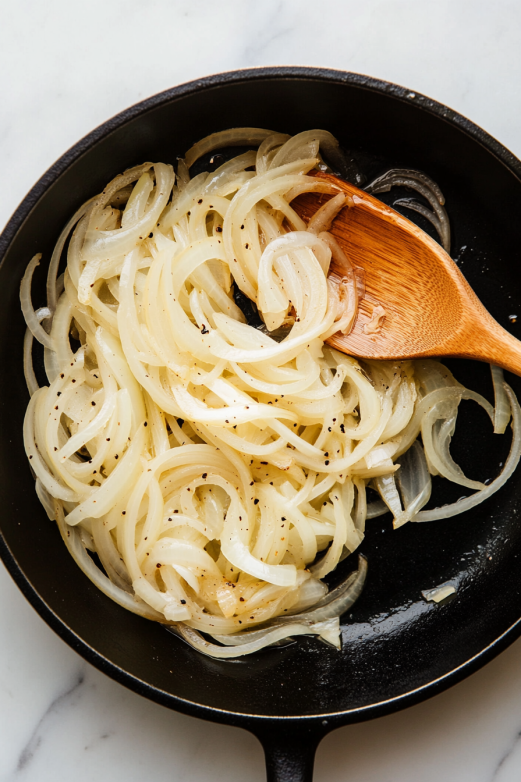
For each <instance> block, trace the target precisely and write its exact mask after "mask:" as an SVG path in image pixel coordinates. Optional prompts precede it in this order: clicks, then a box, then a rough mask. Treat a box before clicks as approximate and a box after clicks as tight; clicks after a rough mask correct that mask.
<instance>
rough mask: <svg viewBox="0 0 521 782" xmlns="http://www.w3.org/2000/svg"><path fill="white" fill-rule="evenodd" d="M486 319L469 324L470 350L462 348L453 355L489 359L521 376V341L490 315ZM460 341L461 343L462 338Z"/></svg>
mask: <svg viewBox="0 0 521 782" xmlns="http://www.w3.org/2000/svg"><path fill="white" fill-rule="evenodd" d="M487 314H488V313H487ZM484 321H485V319H482V320H481V321H480V322H478V323H477V324H476V323H474V324H472V323H471V324H468V325H467V329H466V332H467V334H468V352H467V351H465V350H461V351H458V353H453V354H452V355H455V356H456V355H458V356H460V357H462V358H473V359H477V360H478V361H487V362H488V363H490V364H496V365H497V366H498V367H503V369H507V370H508V371H509V372H513V373H514V374H515V375H520V376H521V342H520V341H519V340H518V339H516V338H515V337H513V336H512V334H509V333H508V331H506V330H505V329H504V328H502V327H501V326H500V325H499V323H497V321H495V320H494V319H493V318H492V317H491V316H490V315H489V316H488V318H487V319H486V321H485V322H484ZM459 342H460V345H461V342H462V341H461V339H460V340H459Z"/></svg>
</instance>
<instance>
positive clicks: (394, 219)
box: [293, 174, 521, 374]
mask: <svg viewBox="0 0 521 782" xmlns="http://www.w3.org/2000/svg"><path fill="white" fill-rule="evenodd" d="M317 176H318V177H320V178H321V179H325V180H326V181H329V182H332V183H333V184H335V185H336V186H337V187H339V188H341V189H342V190H343V191H344V192H345V193H346V195H347V196H349V199H348V200H349V203H350V204H352V206H346V207H345V208H344V209H342V211H341V212H340V213H339V215H338V216H337V217H336V219H335V220H334V222H333V226H332V228H331V231H330V232H331V233H332V234H333V235H334V236H335V238H336V239H337V241H338V243H339V244H340V246H341V247H342V249H343V250H344V252H345V254H346V255H347V257H348V258H349V260H350V262H351V263H352V264H353V266H355V267H361V268H362V269H363V270H364V273H365V296H364V298H363V299H362V300H361V302H360V307H359V314H358V317H357V319H356V322H355V325H354V327H353V329H352V331H351V333H350V334H348V335H347V336H344V335H342V334H335V335H334V336H333V337H331V338H330V339H329V340H328V342H329V343H330V344H331V345H333V346H334V347H336V348H338V349H339V350H342V351H343V352H345V353H348V354H350V355H352V356H358V357H362V358H382V359H402V358H420V357H426V356H459V357H463V358H475V359H479V360H483V361H491V362H492V363H496V364H498V365H500V366H503V367H505V368H506V369H511V370H512V371H514V372H516V373H517V374H521V343H519V342H518V340H516V339H514V337H512V336H511V335H510V334H508V332H506V331H505V330H504V329H503V328H502V327H501V326H499V324H498V323H497V322H496V321H495V320H494V319H493V318H492V316H491V315H490V314H489V313H488V312H487V310H486V309H485V307H484V306H483V305H482V304H481V302H480V301H479V299H478V298H477V296H476V295H475V293H474V292H473V290H472V289H471V287H470V286H469V284H468V283H467V281H466V280H465V278H464V277H463V275H462V274H461V272H460V271H459V269H458V267H457V265H456V263H455V262H454V261H453V260H452V259H451V258H450V257H449V256H448V255H447V253H446V252H445V251H444V250H443V248H442V247H441V246H440V245H439V244H438V243H437V242H435V241H434V240H433V239H431V238H430V237H429V236H428V235H427V234H426V233H425V232H424V231H422V230H421V229H420V228H418V226H416V225H415V224H414V223H412V222H411V221H410V220H407V219H406V218H405V217H403V216H402V215H400V214H399V213H398V212H396V211H395V210H393V209H391V208H390V207H388V206H386V205H385V204H383V203H382V202H381V201H379V200H378V199H376V198H374V197H373V196H371V195H369V194H368V193H365V192H364V191H363V190H359V189H358V188H356V187H355V186H354V185H351V184H349V183H346V182H343V181H342V180H340V179H338V178H337V177H334V176H332V175H329V174H318V175H317ZM328 197H329V196H324V195H323V194H317V193H308V194H306V195H304V196H300V197H299V198H298V199H296V200H295V202H294V203H293V206H294V208H295V209H296V211H297V213H298V214H299V215H300V216H301V217H302V218H304V219H305V220H308V219H309V218H310V217H311V216H312V215H313V214H314V213H315V211H316V210H317V208H318V207H319V206H320V205H321V204H322V203H324V201H325V199H326V198H328ZM344 273H345V270H343V269H342V268H339V267H338V265H335V264H333V265H332V267H331V271H330V274H331V275H333V276H337V277H343V276H344ZM378 305H380V306H381V307H383V309H384V310H385V317H384V318H383V321H382V324H381V328H380V329H379V330H378V331H377V332H376V333H373V334H366V333H365V332H364V326H367V324H369V322H370V321H371V318H372V315H373V309H374V308H375V307H377V306H378Z"/></svg>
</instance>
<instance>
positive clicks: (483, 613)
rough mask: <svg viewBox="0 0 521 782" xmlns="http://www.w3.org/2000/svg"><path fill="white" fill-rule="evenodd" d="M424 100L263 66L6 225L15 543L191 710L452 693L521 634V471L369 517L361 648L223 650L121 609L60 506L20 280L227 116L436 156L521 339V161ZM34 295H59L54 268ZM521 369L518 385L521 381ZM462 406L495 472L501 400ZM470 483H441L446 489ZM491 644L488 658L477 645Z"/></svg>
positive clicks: (30, 583)
mask: <svg viewBox="0 0 521 782" xmlns="http://www.w3.org/2000/svg"><path fill="white" fill-rule="evenodd" d="M407 96H408V93H407V91H404V90H400V89H398V88H393V87H392V86H391V85H382V84H381V83H380V84H377V83H376V82H371V81H370V80H367V79H365V78H361V77H356V76H349V75H347V74H340V73H334V72H326V71H322V72H321V71H318V72H317V71H311V70H309V71H307V70H305V69H282V70H280V69H279V70H278V71H277V70H275V69H271V70H270V69H267V70H265V71H262V70H259V71H255V72H250V73H249V74H245V73H242V74H241V73H239V74H236V75H233V74H232V75H228V76H224V77H220V78H219V77H217V78H214V79H210V80H207V81H206V82H201V83H198V84H195V85H187V86H186V87H184V88H180V89H178V90H173V91H171V92H170V93H165V94H163V95H162V96H157V97H156V98H155V99H152V100H151V101H148V102H146V103H145V104H141V105H140V106H138V107H135V108H134V109H133V110H130V111H129V112H127V113H126V114H124V115H120V117H119V118H116V119H115V120H114V121H112V122H111V123H107V125H106V126H103V127H102V128H101V129H98V131H96V132H95V133H94V134H92V136H91V137H87V139H85V140H84V141H83V142H81V143H80V145H78V147H76V148H74V149H73V150H71V152H70V153H68V154H67V155H66V156H65V158H64V159H62V160H61V161H59V163H58V164H57V166H56V167H55V168H54V169H53V170H51V171H50V172H49V173H48V175H46V177H44V179H43V180H42V182H41V183H39V184H38V185H37V186H36V188H35V190H34V191H32V193H31V194H30V195H29V196H28V198H27V199H26V201H25V202H24V203H23V204H22V206H21V208H20V210H19V212H18V213H17V214H16V215H15V217H14V218H13V221H12V223H11V224H10V226H9V227H8V229H7V230H6V232H5V234H4V236H3V239H2V242H3V243H2V244H1V245H0V253H1V254H4V253H5V257H4V258H3V262H2V266H1V269H0V366H1V367H2V372H1V376H0V402H1V406H2V407H1V409H2V422H3V423H2V437H1V438H0V466H1V470H0V503H1V507H2V509H3V513H2V519H1V528H2V533H3V537H4V540H3V543H2V550H3V555H4V559H5V561H6V564H7V566H8V567H9V568H10V570H11V572H12V574H13V575H14V577H15V578H16V579H17V581H18V583H19V585H20V586H21V587H22V589H23V590H24V591H25V593H26V595H27V596H28V597H29V598H30V599H31V601H32V602H33V604H34V605H35V607H36V608H37V609H38V610H39V611H40V613H41V614H42V615H43V616H44V618H45V619H46V620H47V621H48V622H49V623H50V624H51V625H52V626H53V627H54V629H55V630H57V631H58V632H59V633H60V634H61V635H62V637H64V638H65V640H66V641H67V642H68V643H70V644H71V645H72V646H73V647H74V648H76V649H77V650H78V651H79V652H80V653H81V654H83V655H84V656H85V657H86V658H87V659H89V660H90V661H91V662H93V663H94V664H95V665H97V666H98V667H99V668H101V669H102V670H104V671H105V672H107V673H109V674H110V675H112V676H113V677H114V678H117V679H119V680H120V681H122V682H124V683H125V684H127V685H128V686H130V687H132V688H134V689H136V690H137V691H139V692H141V693H143V694H145V695H147V696H148V697H150V698H153V699H154V700H157V701H159V702H161V703H164V704H165V705H168V706H171V707H172V708H176V709H180V710H183V711H188V712H191V713H198V714H200V715H201V716H207V717H209V718H211V719H218V720H223V721H229V722H236V723H240V724H245V725H246V724H248V723H250V724H251V723H253V722H255V721H256V720H255V717H264V716H281V717H291V716H307V715H309V716H311V715H320V716H323V715H328V716H329V719H330V722H331V723H332V724H340V722H347V721H355V720H360V719H367V718H368V717H371V716H377V715H378V716H379V715H381V714H383V713H385V712H386V711H389V710H392V709H396V708H399V707H400V705H406V704H408V703H410V702H412V701H414V700H419V699H421V698H423V697H427V695H429V694H433V693H434V692H435V691H437V690H438V689H440V688H442V687H444V686H447V685H448V684H449V683H451V682H453V681H455V680H457V678H461V677H462V676H463V675H465V674H466V673H468V672H470V671H471V670H472V669H473V668H474V667H477V666H478V665H479V664H482V663H483V662H484V661H485V660H486V659H488V658H489V657H490V656H492V654H494V653H497V651H499V649H500V648H502V645H504V644H506V643H507V642H509V641H511V640H513V639H514V637H516V636H517V635H518V634H519V629H518V628H517V626H516V627H514V628H513V629H510V631H509V632H508V634H507V636H504V634H505V633H506V632H507V631H508V630H509V628H511V627H512V625H514V624H515V623H516V622H517V620H518V619H519V616H520V615H521V589H520V587H521V577H520V576H519V572H520V571H519V553H518V552H519V550H520V545H519V544H520V541H519V538H520V534H521V533H520V529H519V525H518V523H517V521H518V518H519V513H520V502H519V496H520V488H521V471H518V473H517V474H515V475H514V476H513V477H512V478H511V479H510V481H509V482H508V484H507V485H506V487H505V488H503V490H501V492H500V493H499V494H497V495H495V496H494V497H493V498H492V499H491V500H489V501H488V502H487V503H486V504H484V505H481V506H479V507H478V508H477V509H476V510H475V511H473V512H470V513H468V514H467V515H466V516H464V517H462V516H460V517H457V518H456V519H450V520H448V521H445V522H436V523H433V524H424V525H420V524H418V525H414V524H408V525H406V526H405V527H404V528H402V529H400V530H399V531H397V532H393V531H392V526H391V522H390V518H389V517H388V516H386V517H382V518H381V519H376V520H373V521H369V522H368V525H367V526H368V532H367V537H366V540H365V541H364V543H363V546H362V549H361V550H362V551H363V552H364V553H365V554H366V556H367V557H368V559H369V566H370V571H369V579H368V585H367V587H366V591H365V593H364V594H363V596H362V598H361V599H360V601H359V603H358V604H357V605H356V606H355V609H354V610H353V613H352V621H351V619H350V618H349V617H346V618H345V619H346V623H345V627H344V631H343V638H344V644H343V649H342V652H337V651H336V650H334V649H331V648H329V647H326V646H325V645H323V644H321V643H320V642H319V641H317V640H316V639H303V640H302V639H300V640H299V641H298V643H295V644H293V645H291V646H288V647H286V648H284V649H271V650H267V651H265V652H263V653H260V654H258V655H255V656H254V657H251V658H248V659H246V660H239V661H235V662H229V661H227V662H219V661H215V660H210V659H208V658H205V657H203V656H201V655H199V654H197V653H196V652H194V651H192V650H191V649H190V648H188V647H187V646H185V645H184V644H183V643H182V642H181V641H179V640H178V639H176V638H174V637H173V636H171V635H170V634H168V633H166V632H165V631H164V629H162V628H161V627H160V626H158V625H155V624H153V623H150V622H147V621H146V620H143V619H140V618H138V617H136V616H133V615H131V614H129V613H127V612H126V611H124V610H123V609H120V608H119V607H118V606H116V605H115V604H113V603H112V602H111V601H110V600H109V599H107V598H106V597H105V596H103V595H102V594H100V593H99V592H98V591H97V590H96V588H95V587H94V586H92V584H91V583H90V582H89V581H88V580H87V579H86V577H85V576H84V575H83V574H82V573H81V572H80V571H79V570H78V569H77V567H76V565H75V564H74V562H73V561H72V559H71V558H70V557H69V555H68V553H67V552H66V550H65V548H64V546H63V544H62V543H61V541H60V538H59V534H58V531H57V529H56V527H55V525H54V524H53V523H51V522H49V521H48V520H47V518H46V516H45V513H44V512H43V510H42V508H41V506H40V504H39V502H38V500H37V498H36V495H35V492H34V484H33V481H32V478H31V475H30V473H29V469H28V467H27V461H26V457H25V453H24V450H23V443H22V438H21V431H22V421H23V415H24V412H25V407H26V404H27V400H28V396H27V391H26V388H25V383H24V378H23V372H22V363H21V355H22V339H23V333H24V323H23V319H22V316H21V313H20V311H19V302H18V286H19V282H20V278H21V276H22V274H23V271H24V269H25V266H26V264H27V262H28V260H29V259H30V257H32V255H33V254H34V253H35V252H40V251H42V252H43V253H44V259H46V260H47V261H48V259H49V257H50V251H51V250H52V247H53V245H54V242H55V241H56V238H57V236H58V233H59V231H60V229H61V227H62V226H63V224H64V223H65V222H66V220H67V219H68V217H69V216H70V215H71V214H72V212H73V211H74V210H75V209H76V208H77V207H78V206H79V205H80V204H81V203H82V202H83V201H84V200H85V199H86V198H87V197H89V196H90V195H92V194H93V193H96V192H99V191H100V190H101V189H102V188H103V186H104V185H105V183H106V182H108V181H109V180H110V179H111V178H112V177H113V176H114V175H115V174H116V173H118V172H120V171H121V170H123V169H124V168H127V167H128V166H130V165H133V164H135V163H139V162H142V161H143V160H147V159H149V160H161V161H164V162H171V163H174V162H175V159H176V156H177V155H181V154H183V152H184V151H185V150H186V149H187V148H188V147H189V146H190V145H191V144H192V143H193V142H194V141H195V140H197V139H198V138H201V137H202V136H204V135H206V134H207V133H210V132H214V131H216V130H219V129H222V128H226V127H233V126H239V125H251V126H260V127H272V128H274V129H276V130H282V131H285V132H288V133H296V132H298V131H301V130H305V129H309V128H315V127H320V128H326V129H328V130H330V131H331V132H332V133H333V134H334V135H336V136H337V138H338V139H339V140H340V142H341V144H342V145H343V146H344V147H345V148H346V149H349V150H353V152H354V156H355V159H356V160H357V162H358V164H359V165H360V168H361V170H362V171H363V172H365V174H366V175H367V176H372V175H373V174H377V173H380V172H381V171H382V170H384V169H385V168H386V167H388V166H389V165H400V166H407V167H413V168H419V169H422V170H424V171H425V172H427V173H428V174H429V175H430V176H431V177H432V178H433V179H435V180H436V181H437V182H438V184H439V185H440V187H441V188H442V190H443V192H444V194H445V196H446V200H447V208H448V211H449V215H450V218H451V223H452V230H453V251H452V254H453V256H454V257H459V259H460V261H459V262H460V265H461V269H462V271H463V272H464V274H465V275H466V276H467V278H468V280H469V282H470V283H471V285H472V286H473V287H474V289H475V290H476V292H477V294H478V296H479V297H480V298H481V299H482V301H483V303H484V304H485V306H486V307H487V308H488V309H489V310H490V312H491V313H492V314H493V315H494V317H496V318H497V320H498V321H499V322H500V323H501V324H502V325H503V326H505V327H506V328H508V329H509V330H511V331H512V333H513V334H514V335H515V336H520V335H521V320H520V321H518V323H516V324H511V323H510V322H509V319H508V316H509V315H510V314H516V306H517V305H518V304H519V302H520V293H521V281H520V279H519V274H518V272H517V267H516V264H515V262H514V259H515V258H516V252H517V249H518V241H517V239H518V237H517V230H516V218H517V214H518V210H519V206H520V202H521V185H520V182H519V179H518V176H517V175H519V173H520V171H521V166H520V164H519V162H518V161H516V160H515V159H512V158H511V157H510V158H509V156H508V153H507V152H506V151H505V150H502V148H501V147H499V145H496V146H495V147H494V144H493V142H491V140H488V139H487V137H486V136H484V135H482V136H480V134H479V132H478V131H477V129H473V126H470V125H465V123H464V121H461V118H457V116H456V117H455V116H454V115H453V114H452V113H451V112H446V116H443V111H442V109H441V107H439V106H435V105H431V104H430V102H429V101H427V100H426V99H423V98H421V96H419V97H417V96H414V97H407ZM493 150H495V152H496V154H494V151H493ZM396 195H397V194H396V193H393V194H392V196H393V198H391V199H390V202H392V200H394V197H396ZM386 200H388V201H389V199H386ZM31 207H32V208H31ZM29 209H30V211H29ZM28 212H29V213H28ZM27 213H28V216H27V217H26V219H25V220H24V217H25V215H26V214H27ZM408 216H410V215H408ZM22 221H23V224H22ZM20 225H21V228H20V230H19V231H18V233H16V236H15V237H14V238H13V239H12V240H11V235H12V233H13V232H14V231H16V230H17V229H18V228H19V226H20ZM463 248H465V249H463ZM44 265H45V264H44ZM33 300H34V302H35V304H36V305H39V304H40V302H43V272H42V271H41V270H39V276H38V277H37V278H36V285H35V290H34V292H33ZM519 314H520V315H521V312H520V313H519ZM451 368H452V369H453V371H454V372H455V374H456V376H457V377H458V379H460V380H461V381H462V382H464V383H467V384H468V385H469V386H470V387H472V388H475V389H476V390H478V391H482V392H483V393H485V395H487V396H488V397H489V398H491V386H490V381H489V374H488V368H487V367H486V366H484V365H479V364H472V363H470V362H464V361H458V362H456V361H455V362H451ZM511 380H512V383H513V385H514V388H515V390H516V392H517V393H518V394H519V393H520V392H521V382H520V381H519V380H518V379H517V378H512V379H511ZM465 404H468V403H465ZM461 419H462V420H461V424H460V425H459V437H457V439H456V442H455V445H454V450H453V453H454V455H455V458H456V461H458V460H459V461H460V462H461V464H462V466H463V468H464V469H465V470H466V472H467V473H468V474H469V475H470V476H472V477H476V478H479V479H482V480H483V479H486V478H493V477H494V476H495V475H496V474H497V472H498V471H499V463H500V462H502V461H504V458H505V455H506V453H507V452H508V445H509V441H510V435H506V436H505V437H504V438H501V437H499V436H496V437H494V436H493V435H492V434H491V433H490V432H491V427H490V425H489V424H487V420H486V417H485V416H484V414H481V413H480V412H479V411H478V412H476V411H471V409H470V406H469V410H467V409H466V407H464V408H463V409H462V415H461ZM464 493H465V490H460V489H458V488H457V487H455V490H454V488H451V489H447V487H444V486H442V485H441V484H440V486H439V487H438V494H437V495H436V499H437V500H438V502H437V503H436V504H441V503H444V502H448V501H452V500H454V499H457V497H458V496H460V495H461V494H464ZM352 560H353V558H351V559H350V560H346V561H345V562H344V563H342V565H341V566H340V567H339V569H338V575H335V577H334V579H332V583H334V581H335V579H336V578H337V577H338V576H339V575H342V574H343V573H345V572H346V571H349V570H350V569H352V564H353V563H352ZM447 580H453V581H454V583H457V585H458V594H457V598H456V599H455V600H453V601H452V602H450V603H449V604H447V605H442V606H435V605H433V604H427V603H426V602H425V601H424V600H423V599H422V597H421V590H422V589H426V588H431V587H433V586H435V585H437V584H439V583H442V582H444V581H447ZM500 638H501V640H500V641H497V639H500ZM491 644H492V645H493V647H492V648H491V649H488V651H486V652H485V653H484V654H482V652H483V650H485V649H486V648H487V647H489V646H490V645H491ZM476 655H478V656H479V655H481V656H479V657H478V658H477V659H475V660H473V661H472V658H475V657H476ZM469 661H472V662H470V663H469ZM461 666H463V668H460V667H461ZM458 668H460V670H459V671H457V672H455V673H451V672H453V671H455V669H458ZM440 677H445V678H443V679H442V681H440ZM415 691H416V692H415ZM239 715H251V716H252V717H253V720H248V718H246V719H243V718H241V717H240V716H239ZM335 715H337V716H336V717H335ZM314 721H315V720H312V722H314Z"/></svg>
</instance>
